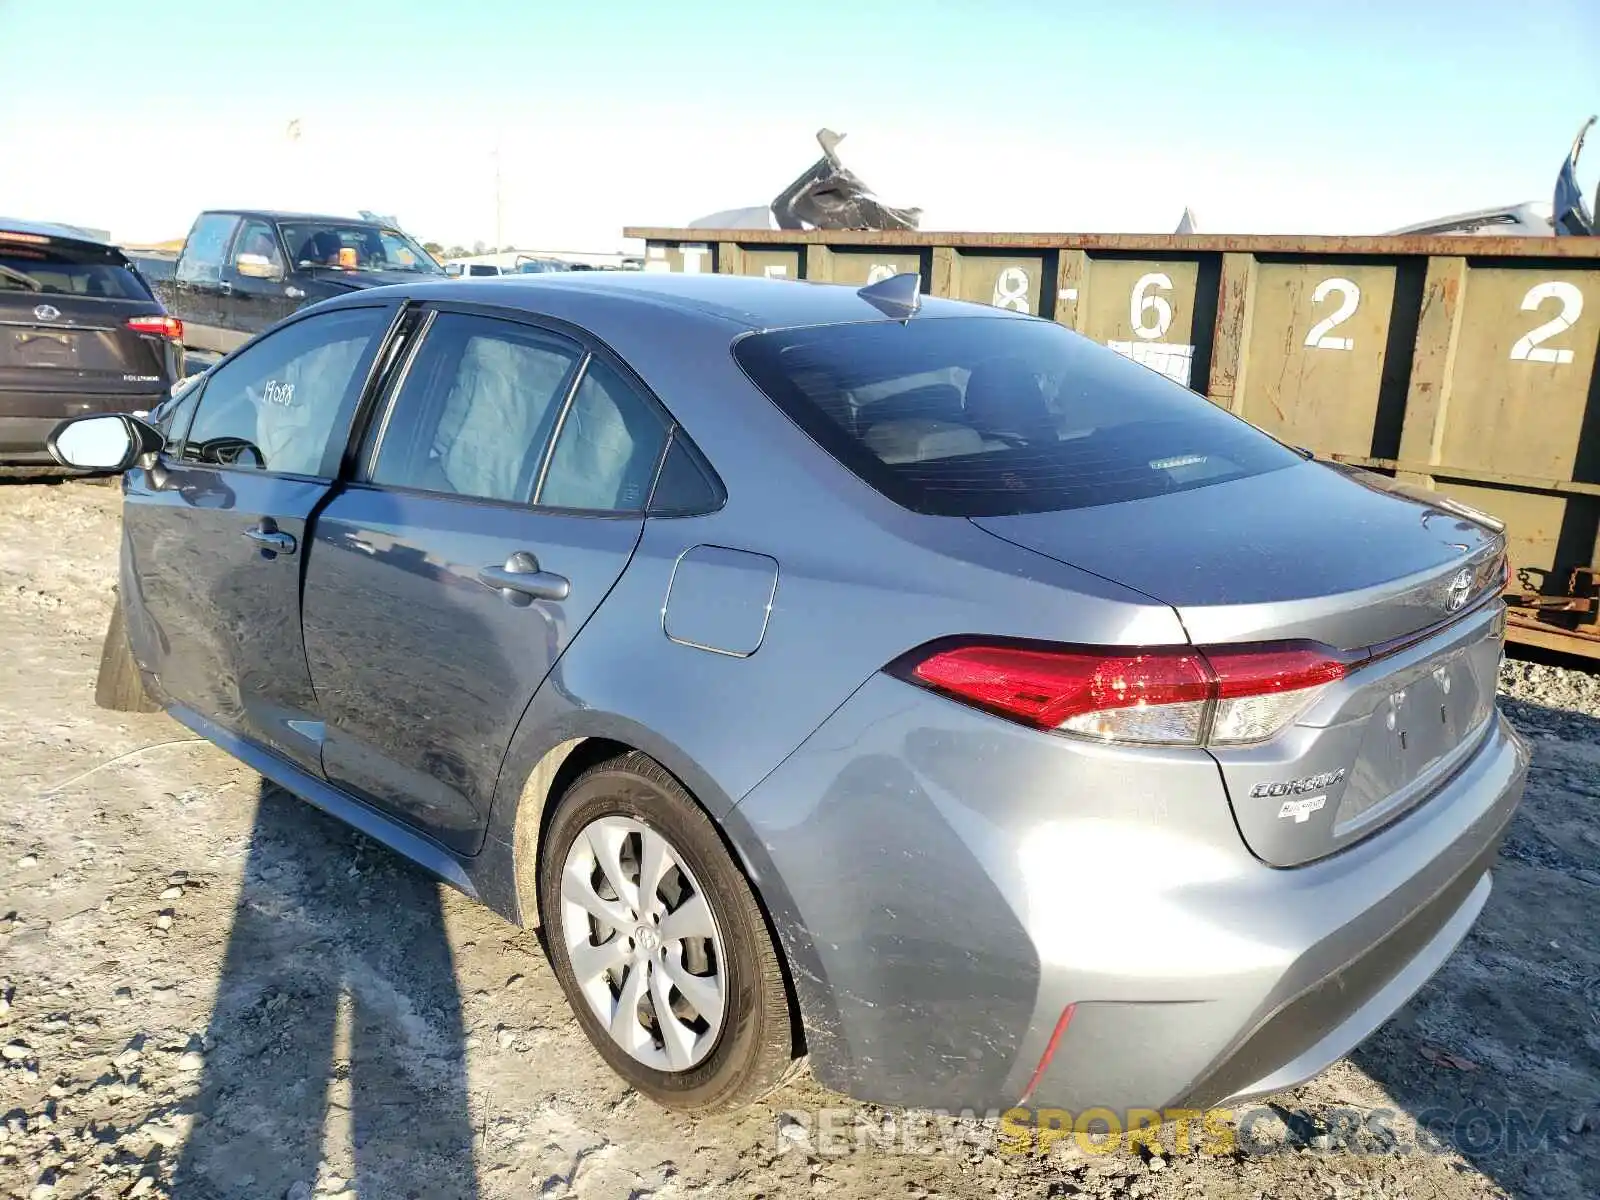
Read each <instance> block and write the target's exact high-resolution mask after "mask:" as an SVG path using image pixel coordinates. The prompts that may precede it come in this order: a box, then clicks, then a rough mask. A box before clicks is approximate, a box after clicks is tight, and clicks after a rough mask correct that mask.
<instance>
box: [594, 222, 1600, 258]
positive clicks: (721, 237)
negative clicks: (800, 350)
mask: <svg viewBox="0 0 1600 1200" xmlns="http://www.w3.org/2000/svg"><path fill="white" fill-rule="evenodd" d="M622 236H623V237H629V238H640V239H642V240H644V241H649V242H684V241H704V240H705V239H707V238H711V239H712V240H716V241H740V242H744V243H746V244H749V245H756V244H760V243H770V242H788V243H792V244H796V245H808V246H810V245H817V246H894V247H899V248H907V247H916V246H953V247H955V248H956V249H968V248H973V249H976V248H984V249H992V250H1006V251H1009V252H1011V253H1020V252H1023V251H1026V250H1054V249H1057V248H1059V247H1062V246H1072V247H1076V248H1078V249H1080V250H1087V251H1089V252H1091V253H1100V252H1105V251H1117V252H1130V253H1135V254H1140V255H1157V256H1161V255H1170V254H1185V255H1195V254H1232V253H1243V254H1301V255H1305V256H1306V257H1307V258H1322V257H1328V256H1334V255H1353V254H1379V255H1383V256H1385V257H1391V256H1393V255H1397V254H1408V255H1416V256H1421V257H1426V256H1428V255H1444V254H1466V253H1470V254H1472V256H1473V257H1475V258H1476V257H1480V256H1482V257H1491V258H1576V259H1600V238H1586V237H1563V238H1532V237H1482V238H1480V237H1475V238H1471V239H1464V238H1459V237H1441V236H1438V235H1435V234H1404V235H1401V236H1399V237H1396V236H1394V235H1392V234H1377V235H1373V236H1369V237H1345V236H1327V235H1323V234H1253V233H1221V234H1217V233H1187V234H1170V233H971V232H963V233H945V232H939V231H936V230H916V229H889V230H878V229H829V230H802V231H796V230H790V229H725V230H714V229H671V228H664V227H657V226H634V225H630V226H628V227H627V228H625V229H624V230H623V231H622Z"/></svg>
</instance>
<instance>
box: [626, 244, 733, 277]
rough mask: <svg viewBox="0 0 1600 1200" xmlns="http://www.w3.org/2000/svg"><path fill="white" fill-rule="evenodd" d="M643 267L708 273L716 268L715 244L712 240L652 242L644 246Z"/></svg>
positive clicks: (646, 268)
mask: <svg viewBox="0 0 1600 1200" xmlns="http://www.w3.org/2000/svg"><path fill="white" fill-rule="evenodd" d="M644 269H645V270H646V271H674V272H681V273H683V274H687V275H710V274H711V273H712V272H714V271H715V270H716V269H717V244H716V242H714V241H699V242H696V241H682V242H652V243H651V244H650V245H648V246H646V247H645V252H644Z"/></svg>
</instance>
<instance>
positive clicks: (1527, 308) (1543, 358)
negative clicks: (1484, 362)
mask: <svg viewBox="0 0 1600 1200" xmlns="http://www.w3.org/2000/svg"><path fill="white" fill-rule="evenodd" d="M1546 300H1559V301H1560V302H1561V311H1560V312H1559V313H1557V314H1556V315H1555V316H1554V317H1552V318H1551V319H1550V320H1548V321H1546V322H1545V323H1544V324H1543V325H1539V326H1535V327H1534V328H1533V329H1530V330H1528V332H1527V333H1525V334H1523V335H1522V336H1521V337H1519V338H1518V339H1517V340H1516V343H1515V344H1514V345H1513V346H1512V347H1511V361H1512V362H1540V363H1570V362H1571V361H1572V351H1571V350H1555V349H1546V348H1545V347H1544V346H1541V345H1540V344H1539V343H1541V342H1544V341H1548V340H1549V339H1550V338H1553V337H1555V336H1556V334H1558V333H1565V332H1566V331H1567V330H1569V329H1571V328H1572V327H1573V326H1574V325H1576V324H1577V323H1578V318H1579V317H1580V316H1582V315H1583V293H1582V292H1580V291H1579V290H1578V289H1577V287H1576V286H1575V285H1573V284H1570V283H1564V282H1561V281H1560V280H1553V281H1551V282H1549V283H1538V284H1535V285H1534V286H1533V287H1531V288H1529V289H1528V294H1527V295H1526V296H1524V297H1523V298H1522V311H1523V312H1538V311H1539V308H1540V307H1541V306H1542V305H1543V304H1544V302H1545V301H1546Z"/></svg>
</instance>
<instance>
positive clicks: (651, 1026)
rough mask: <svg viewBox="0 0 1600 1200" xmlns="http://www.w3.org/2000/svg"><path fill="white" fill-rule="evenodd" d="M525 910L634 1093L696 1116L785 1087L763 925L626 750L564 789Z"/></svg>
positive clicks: (649, 767) (785, 1047)
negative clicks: (532, 913)
mask: <svg viewBox="0 0 1600 1200" xmlns="http://www.w3.org/2000/svg"><path fill="white" fill-rule="evenodd" d="M539 908H540V912H541V914H542V917H543V924H544V928H545V929H546V930H547V931H548V934H547V942H548V945H549V949H550V957H551V961H552V964H553V965H554V967H555V972H556V978H557V979H558V980H559V981H560V983H561V989H562V991H564V992H566V994H567V1000H568V1001H569V1002H570V1003H571V1005H572V1008H573V1011H574V1012H575V1013H576V1014H577V1017H578V1022H579V1024H581V1025H582V1026H583V1030H584V1032H585V1033H587V1034H588V1035H589V1040H590V1041H591V1042H593V1043H594V1046H595V1049H597V1050H598V1051H599V1052H600V1055H601V1057H602V1058H604V1059H605V1060H606V1062H607V1063H608V1064H609V1065H610V1066H611V1068H612V1070H614V1071H616V1073H617V1074H618V1075H620V1076H622V1078H623V1079H625V1080H626V1081H627V1082H628V1083H630V1084H631V1085H633V1087H634V1088H635V1089H637V1090H638V1091H640V1092H642V1093H644V1095H646V1096H648V1097H649V1098H650V1099H651V1100H654V1101H655V1102H656V1103H657V1104H660V1105H662V1106H664V1107H666V1108H671V1109H676V1110H678V1111H680V1112H694V1113H705V1112H715V1111H719V1110H727V1109H732V1108H738V1107H742V1106H743V1105H746V1104H749V1103H751V1102H753V1101H755V1100H759V1099H760V1098H761V1097H762V1096H764V1095H766V1094H767V1093H768V1092H771V1091H772V1090H774V1089H775V1088H777V1087H778V1086H780V1085H781V1084H782V1083H783V1082H784V1080H785V1079H786V1077H787V1076H788V1074H789V1071H790V1064H791V1061H792V1060H793V1059H794V1045H793V1039H792V1034H791V1030H792V1017H793V1014H792V1013H791V1010H790V1007H789V998H788V993H787V990H786V989H785V987H784V979H783V968H782V965H781V964H780V962H779V960H778V949H777V947H776V946H775V945H774V944H773V940H772V934H771V933H770V932H769V931H768V929H767V923H766V919H765V917H764V916H763V915H762V912H761V908H760V906H759V905H758V904H757V902H756V898H755V895H754V893H753V892H752V891H751V890H750V885H749V883H748V882H747V881H746V880H745V877H744V874H743V873H742V872H741V871H740V870H739V867H738V865H737V864H736V863H735V862H734V861H733V858H732V857H731V856H730V855H729V854H728V852H727V850H726V849H725V848H724V846H723V844H722V839H721V837H720V836H719V835H718V833H717V830H716V827H715V826H714V825H712V823H711V820H710V818H708V817H707V816H706V814H705V813H704V812H703V811H701V809H700V807H699V805H697V804H696V803H695V802H694V801H693V800H692V799H691V798H690V797H689V795H688V793H686V792H685V791H684V790H683V788H682V787H681V786H680V785H679V783H678V781H677V780H676V779H674V778H673V777H672V776H671V775H670V774H669V773H668V772H667V771H665V770H664V769H662V767H661V765H660V764H659V763H657V762H655V760H653V759H651V758H648V757H646V756H645V755H643V754H639V753H633V754H628V755H626V756H624V757H622V758H618V759H613V760H612V761H610V762H605V763H601V764H599V765H598V766H595V767H591V768H590V769H589V770H587V771H585V772H584V773H583V774H582V775H580V776H578V778H577V779H575V780H574V781H573V783H572V786H571V787H570V788H568V789H567V792H566V794H565V795H564V796H562V797H561V801H560V806H559V807H558V808H557V809H556V812H555V815H554V816H553V817H552V819H551V822H550V827H549V829H548V830H547V831H546V833H545V837H544V846H543V848H542V849H541V852H540V871H539Z"/></svg>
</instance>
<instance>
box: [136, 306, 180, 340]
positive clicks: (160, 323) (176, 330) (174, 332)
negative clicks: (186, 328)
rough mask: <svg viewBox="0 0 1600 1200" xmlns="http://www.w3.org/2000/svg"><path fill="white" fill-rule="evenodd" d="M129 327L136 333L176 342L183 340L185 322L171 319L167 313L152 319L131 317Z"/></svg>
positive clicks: (175, 318)
mask: <svg viewBox="0 0 1600 1200" xmlns="http://www.w3.org/2000/svg"><path fill="white" fill-rule="evenodd" d="M127 326H128V328H129V329H131V330H133V331H134V332H135V333H148V334H151V335H153V336H155V337H164V338H170V339H171V340H172V341H174V342H181V341H182V340H183V322H182V321H180V320H178V318H177V317H169V316H167V315H166V314H165V313H162V314H160V315H158V316H150V317H129V318H128V320H127Z"/></svg>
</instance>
